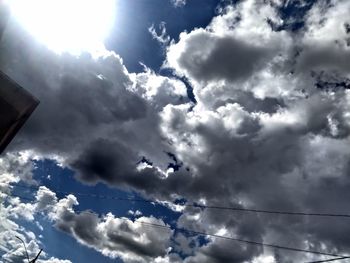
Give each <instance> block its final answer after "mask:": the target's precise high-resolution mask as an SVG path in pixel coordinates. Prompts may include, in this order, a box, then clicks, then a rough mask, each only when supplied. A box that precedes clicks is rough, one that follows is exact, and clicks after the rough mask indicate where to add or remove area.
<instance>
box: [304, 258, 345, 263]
mask: <svg viewBox="0 0 350 263" xmlns="http://www.w3.org/2000/svg"><path fill="white" fill-rule="evenodd" d="M349 258H350V257H338V258H332V259H326V260H319V261H311V262H306V263H321V262H331V261H336V260H343V259H349Z"/></svg>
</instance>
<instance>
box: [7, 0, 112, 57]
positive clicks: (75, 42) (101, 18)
mask: <svg viewBox="0 0 350 263" xmlns="http://www.w3.org/2000/svg"><path fill="white" fill-rule="evenodd" d="M9 4H10V8H11V11H12V15H13V17H14V18H15V19H16V20H17V21H18V22H19V23H20V24H21V25H22V26H23V27H24V28H25V29H26V30H27V31H28V32H29V33H30V34H31V35H33V36H34V37H35V38H36V39H37V40H38V41H40V42H41V43H43V44H45V45H46V46H47V47H48V48H49V49H51V50H53V51H55V52H56V53H63V52H69V53H72V54H75V55H78V54H80V53H82V52H84V51H87V52H90V53H95V52H98V51H100V50H101V48H102V49H103V48H104V45H103V42H104V40H105V39H106V37H107V36H108V34H109V32H110V31H111V29H112V26H113V23H114V19H115V7H116V0H102V1H101V0H10V1H9Z"/></svg>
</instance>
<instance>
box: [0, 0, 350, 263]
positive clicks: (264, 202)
mask: <svg viewBox="0 0 350 263" xmlns="http://www.w3.org/2000/svg"><path fill="white" fill-rule="evenodd" d="M285 3H286V2H285V1H265V2H263V1H257V0H256V1H254V0H247V1H241V2H239V3H237V4H235V5H233V4H232V5H229V6H227V7H226V8H223V9H221V10H219V11H218V14H217V15H216V17H214V18H213V20H212V22H211V23H210V24H209V25H208V26H207V27H206V28H199V29H194V30H192V31H190V32H183V33H182V34H181V35H180V38H179V40H178V41H177V42H175V41H174V42H171V43H169V45H168V46H167V48H166V52H167V53H166V61H165V62H164V67H167V68H169V69H170V70H172V72H173V73H174V74H176V75H177V77H181V78H186V79H187V80H188V82H189V84H191V85H192V86H193V92H194V96H195V98H196V101H197V103H196V104H193V103H191V102H190V101H189V100H188V98H186V94H187V93H186V86H185V84H184V83H182V82H181V81H179V80H178V78H170V77H165V76H159V75H158V74H157V73H155V72H153V71H152V70H150V69H148V68H147V67H145V71H144V72H143V73H138V74H137V73H130V72H128V71H127V69H126V68H125V67H124V65H123V61H122V59H121V58H120V57H119V56H118V55H116V54H114V53H108V54H105V56H104V57H101V58H98V59H93V58H91V57H90V56H89V55H83V56H81V57H78V58H77V57H72V56H69V55H63V56H61V57H57V56H56V55H53V54H51V53H50V52H48V51H45V50H43V49H42V48H41V47H38V46H36V45H35V44H32V46H29V47H26V46H24V45H23V44H21V41H18V39H17V38H12V40H11V37H10V36H8V38H7V39H8V40H7V42H6V41H5V44H7V45H5V44H4V46H5V47H6V46H7V48H5V51H6V52H4V57H2V58H1V64H2V65H3V68H4V69H5V70H6V71H7V72H8V73H9V74H10V73H11V75H12V76H13V77H15V78H16V79H17V80H18V81H19V82H20V83H22V84H23V85H24V84H25V86H26V87H27V88H28V89H29V90H31V91H32V92H33V93H34V94H35V95H36V96H37V97H39V99H41V101H42V104H41V107H40V108H39V109H38V111H37V112H36V113H35V114H34V115H33V116H32V118H31V121H30V122H28V125H27V126H26V127H25V129H23V131H22V132H21V134H19V136H18V137H17V138H16V141H14V144H13V146H12V151H13V152H14V153H15V152H16V151H19V150H26V151H32V152H33V153H34V155H35V156H39V158H55V159H56V160H58V161H59V162H60V163H61V164H62V165H63V166H67V167H69V168H70V169H72V170H73V171H74V172H75V175H76V178H78V179H79V180H80V181H81V182H84V183H88V184H97V183H98V182H103V183H105V184H107V185H109V186H114V187H120V188H123V189H127V190H131V191H137V192H138V193H139V194H142V195H143V196H144V197H147V198H154V199H157V200H159V201H163V202H169V201H172V200H174V199H176V198H182V199H184V200H186V201H188V202H201V203H203V204H210V205H213V206H215V205H216V206H231V207H243V208H262V209H267V210H283V211H315V212H334V213H335V212H339V211H346V210H347V205H348V202H347V200H348V195H349V194H348V190H347V189H348V186H349V180H348V176H347V175H348V172H349V158H350V151H349V150H348V149H349V147H348V145H349V131H350V129H349V128H350V117H349V116H350V108H349V105H350V104H349V102H350V92H349V90H348V89H347V88H346V85H345V86H344V85H343V86H344V87H343V88H339V87H342V86H341V85H342V83H345V84H346V83H347V81H348V79H349V76H348V73H347V72H348V63H347V60H346V59H347V58H348V53H349V50H348V44H347V41H348V33H347V26H346V23H348V21H347V17H346V16H345V15H344V12H345V13H346V10H348V9H349V4H348V3H347V2H346V1H333V2H332V5H325V4H322V3H320V2H318V3H316V4H314V5H313V6H312V7H311V9H310V10H309V11H308V13H307V15H306V16H305V20H304V21H303V22H304V24H305V26H304V27H302V28H301V29H300V30H299V31H296V32H295V31H290V30H288V28H287V29H281V28H280V29H278V30H277V28H276V27H274V26H271V21H273V23H274V24H277V25H279V24H281V25H282V24H283V21H282V20H283V19H282V17H281V14H280V11H279V8H280V7H281V5H283V4H285ZM289 22H290V21H289ZM150 30H151V33H152V32H153V33H156V32H155V30H154V27H153V29H152V28H151V29H150ZM164 32H165V31H164ZM8 34H10V33H8ZM157 37H162V39H163V37H165V33H164V34H162V33H161V35H160V36H159V35H157ZM22 38H23V36H22ZM20 39H21V38H20ZM24 39H25V38H24ZM165 39H166V38H165ZM10 55H11V57H12V59H10ZM14 58H15V59H14ZM18 61H21V63H19V62H18ZM325 87H327V89H326V88H325ZM14 153H12V154H14ZM169 153H170V155H169ZM169 156H174V157H173V159H171V158H170V157H169ZM174 158H175V159H174ZM174 160H175V161H176V163H177V166H176V168H177V169H174V168H173V169H169V167H171V165H170V166H169V164H170V163H172V162H173V161H174ZM8 162H9V161H8ZM180 164H181V165H180ZM6 165H7V164H6ZM5 167H6V166H5ZM29 167H30V166H29ZM31 169H32V168H31ZM4 171H6V169H4ZM29 178H30V176H29ZM16 180H18V179H16ZM16 180H13V179H11V177H9V176H6V177H4V181H5V182H7V183H9V182H12V181H13V182H16ZM6 189H7V190H9V189H8V188H6ZM36 198H37V201H36V204H22V203H20V202H19V201H18V200H17V201H16V199H13V200H12V203H11V204H10V207H9V208H8V211H9V212H10V213H12V214H13V215H18V216H25V217H26V218H27V219H28V220H33V216H34V214H35V213H37V212H40V211H50V212H49V213H48V215H49V218H50V220H52V222H53V223H54V224H55V225H56V227H57V228H59V229H61V230H62V231H64V232H66V233H68V234H70V235H72V236H73V237H74V238H75V239H76V240H77V241H78V242H80V243H82V244H84V245H86V246H89V247H92V248H94V249H95V250H97V251H99V252H101V253H102V254H104V255H106V256H109V257H120V258H122V259H123V260H124V261H125V262H177V261H178V262H181V258H180V256H179V255H177V253H176V251H175V252H174V253H171V252H169V247H171V241H170V240H171V238H172V237H174V238H175V243H176V242H177V245H176V246H175V247H176V249H179V250H180V251H178V252H181V253H183V254H181V253H180V255H184V254H185V255H186V256H187V257H186V258H185V259H183V260H182V261H184V262H191V263H194V262H228V261H230V262H231V261H233V262H259V261H260V260H261V261H263V260H265V259H266V260H267V259H268V260H270V261H272V262H273V260H271V258H273V259H275V261H277V262H292V261H293V262H294V261H298V262H302V261H308V260H309V261H312V260H314V259H315V260H316V259H318V258H317V257H313V256H308V255H304V254H295V253H294V252H293V253H292V252H281V251H275V250H268V249H267V250H263V249H262V248H261V247H259V246H248V245H246V244H241V243H229V242H227V241H225V242H224V241H222V240H220V239H219V238H206V239H205V240H204V241H203V240H202V242H200V241H198V239H199V237H189V236H186V235H184V234H183V235H182V236H181V235H178V233H170V232H166V231H165V232H164V233H163V232H162V234H159V232H158V231H155V230H154V229H149V228H147V227H145V226H142V224H139V223H138V222H139V221H141V220H148V221H147V222H155V223H159V224H164V225H165V224H166V222H164V221H163V220H161V219H156V218H154V217H138V219H136V220H135V221H132V220H130V219H127V218H118V217H115V216H114V215H112V214H107V215H102V216H98V215H96V214H94V213H93V212H92V213H87V212H81V213H80V212H77V211H75V210H74V206H75V205H77V204H78V200H77V199H76V198H75V197H74V196H67V197H66V198H64V199H61V200H58V199H57V197H56V196H55V195H54V194H53V193H50V191H49V190H48V189H46V188H40V190H39V192H38V195H37V197H36ZM54 204H56V205H54ZM168 206H169V207H174V210H175V209H176V208H175V207H176V206H171V205H168ZM45 209H46V210H45ZM182 209H183V210H182V211H181V210H180V211H181V212H182V215H181V216H180V218H179V219H178V220H177V222H176V224H177V226H179V227H185V228H188V229H192V230H195V231H207V232H208V233H214V234H220V235H225V236H232V237H239V238H242V239H247V240H253V241H257V242H262V241H264V242H267V243H274V244H278V245H286V246H292V247H296V248H303V249H313V250H319V251H325V252H330V251H332V252H333V253H339V254H341V253H347V251H348V249H349V247H350V242H349V240H348V238H347V237H346V236H344V234H343V233H346V231H347V230H348V228H349V226H348V225H347V224H346V221H341V220H340V219H325V218H322V219H321V218H314V219H311V218H308V217H292V216H284V215H278V216H277V215H276V216H273V217H272V216H270V215H262V214H255V213H254V214H248V213H245V214H243V213H232V214H228V212H227V211H225V212H222V211H221V212H220V211H216V210H208V209H207V210H204V209H199V208H192V209H187V208H186V209H184V208H182ZM33 213H34V214H33ZM330 220H333V221H330ZM344 222H345V223H344ZM330 224H331V225H332V228H330V227H329V225H330Z"/></svg>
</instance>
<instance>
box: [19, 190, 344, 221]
mask: <svg viewBox="0 0 350 263" xmlns="http://www.w3.org/2000/svg"><path fill="white" fill-rule="evenodd" d="M15 186H17V187H20V188H27V189H32V190H38V188H35V187H31V186H24V185H15ZM53 191H54V192H55V193H59V194H65V195H68V194H74V195H76V196H79V197H83V198H84V197H85V198H96V199H109V200H115V201H125V202H139V203H151V204H155V203H158V201H152V200H146V199H138V198H126V197H117V196H105V195H97V194H86V193H70V192H64V191H58V190H57V191H56V190H55V189H53ZM170 203H172V204H174V205H180V206H183V207H193V208H201V209H216V210H226V211H237V212H251V213H263V214H278V215H290V216H315V217H341V218H350V214H339V213H309V212H292V211H277V210H265V209H251V208H241V207H227V206H210V205H201V204H197V203H192V204H176V203H174V202H170Z"/></svg>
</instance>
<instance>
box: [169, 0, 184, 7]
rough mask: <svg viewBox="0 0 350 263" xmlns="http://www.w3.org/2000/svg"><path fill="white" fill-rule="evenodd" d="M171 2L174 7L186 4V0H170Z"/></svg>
mask: <svg viewBox="0 0 350 263" xmlns="http://www.w3.org/2000/svg"><path fill="white" fill-rule="evenodd" d="M171 3H172V4H173V5H174V6H175V7H183V6H185V5H186V0H171Z"/></svg>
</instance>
